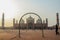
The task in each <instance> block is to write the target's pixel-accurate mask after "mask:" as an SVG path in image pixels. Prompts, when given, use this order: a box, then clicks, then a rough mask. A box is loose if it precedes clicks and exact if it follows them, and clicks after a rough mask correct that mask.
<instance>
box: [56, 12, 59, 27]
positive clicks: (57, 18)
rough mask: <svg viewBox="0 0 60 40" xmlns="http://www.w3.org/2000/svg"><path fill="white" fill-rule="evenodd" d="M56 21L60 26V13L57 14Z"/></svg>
mask: <svg viewBox="0 0 60 40" xmlns="http://www.w3.org/2000/svg"><path fill="white" fill-rule="evenodd" d="M56 20H57V24H58V26H59V13H56Z"/></svg>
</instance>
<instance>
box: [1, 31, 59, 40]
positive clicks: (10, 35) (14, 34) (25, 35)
mask: <svg viewBox="0 0 60 40" xmlns="http://www.w3.org/2000/svg"><path fill="white" fill-rule="evenodd" d="M59 32H60V30H59ZM20 34H21V35H20V36H21V37H20V38H19V35H18V30H0V40H60V35H56V34H55V30H44V37H42V31H41V30H21V33H20Z"/></svg>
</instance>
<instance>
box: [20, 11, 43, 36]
mask: <svg viewBox="0 0 60 40" xmlns="http://www.w3.org/2000/svg"><path fill="white" fill-rule="evenodd" d="M28 14H34V15H36V16H38V18H39V19H40V20H41V24H42V19H41V17H40V16H39V15H38V14H36V13H32V12H29V13H26V14H24V15H22V17H21V18H20V20H19V37H20V22H21V20H22V18H23V17H24V16H26V15H28ZM42 37H44V33H43V24H42Z"/></svg>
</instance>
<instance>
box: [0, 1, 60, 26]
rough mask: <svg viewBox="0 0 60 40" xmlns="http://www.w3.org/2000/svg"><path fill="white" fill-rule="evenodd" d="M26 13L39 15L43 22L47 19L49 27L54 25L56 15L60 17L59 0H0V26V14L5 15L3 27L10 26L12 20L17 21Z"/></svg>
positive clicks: (0, 15) (0, 16)
mask: <svg viewBox="0 0 60 40" xmlns="http://www.w3.org/2000/svg"><path fill="white" fill-rule="evenodd" d="M28 12H34V13H36V14H38V15H40V17H41V18H42V19H43V20H45V19H46V18H48V22H49V26H52V25H55V24H56V13H57V12H58V13H59V15H60V0H0V26H1V22H2V21H1V20H2V19H1V18H2V13H4V14H5V26H12V21H13V18H15V19H16V20H19V19H20V17H21V16H22V15H23V14H25V13H28ZM59 17H60V16H59Z"/></svg>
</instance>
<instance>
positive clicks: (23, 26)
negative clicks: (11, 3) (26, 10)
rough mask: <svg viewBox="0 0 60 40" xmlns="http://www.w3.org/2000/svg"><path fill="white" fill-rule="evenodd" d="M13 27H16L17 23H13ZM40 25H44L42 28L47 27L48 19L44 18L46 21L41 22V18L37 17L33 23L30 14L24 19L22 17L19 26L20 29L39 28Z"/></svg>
mask: <svg viewBox="0 0 60 40" xmlns="http://www.w3.org/2000/svg"><path fill="white" fill-rule="evenodd" d="M14 24H15V25H14V28H18V27H19V24H16V23H14ZM42 25H44V28H47V27H48V20H47V19H46V23H42V24H41V20H40V19H38V20H37V21H36V23H35V19H34V18H33V17H31V16H29V17H28V18H27V19H26V23H25V21H24V20H23V19H22V20H21V22H20V28H21V29H41V28H42Z"/></svg>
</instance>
